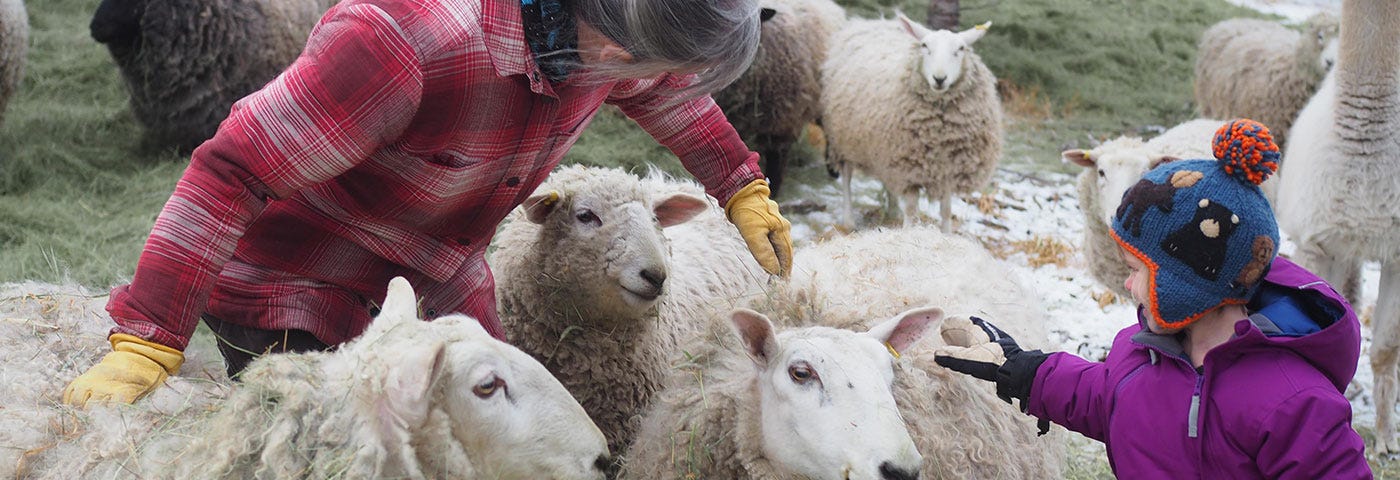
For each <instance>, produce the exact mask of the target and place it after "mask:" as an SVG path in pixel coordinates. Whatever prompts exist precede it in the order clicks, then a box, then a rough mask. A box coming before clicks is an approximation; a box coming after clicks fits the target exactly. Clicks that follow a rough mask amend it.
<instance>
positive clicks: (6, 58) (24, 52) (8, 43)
mask: <svg viewBox="0 0 1400 480" xmlns="http://www.w3.org/2000/svg"><path fill="white" fill-rule="evenodd" d="M28 54H29V15H28V14H27V13H25V11H24V0H0V125H4V124H5V106H6V105H8V104H9V103H10V98H12V97H14V96H15V91H17V90H19V84H20V81H21V80H23V79H24V66H25V63H26V62H27V59H28Z"/></svg>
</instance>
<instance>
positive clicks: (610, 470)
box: [593, 453, 617, 478]
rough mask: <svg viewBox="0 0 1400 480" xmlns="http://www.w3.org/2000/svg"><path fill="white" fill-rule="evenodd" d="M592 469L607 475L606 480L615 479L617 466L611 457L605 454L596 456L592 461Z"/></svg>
mask: <svg viewBox="0 0 1400 480" xmlns="http://www.w3.org/2000/svg"><path fill="white" fill-rule="evenodd" d="M593 468H595V469H597V470H598V471H600V472H603V473H606V474H608V475H607V477H608V478H614V477H616V475H615V474H616V473H617V464H615V463H613V459H612V457H610V456H608V454H606V453H604V454H602V455H598V458H595V459H593Z"/></svg>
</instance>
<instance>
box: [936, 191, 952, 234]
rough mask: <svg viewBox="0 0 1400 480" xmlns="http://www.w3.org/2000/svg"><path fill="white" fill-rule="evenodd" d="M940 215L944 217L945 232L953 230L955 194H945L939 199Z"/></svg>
mask: <svg viewBox="0 0 1400 480" xmlns="http://www.w3.org/2000/svg"><path fill="white" fill-rule="evenodd" d="M938 216H940V217H943V233H952V232H953V194H951V193H945V194H943V199H942V200H939V201H938Z"/></svg>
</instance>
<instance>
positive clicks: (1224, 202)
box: [1113, 119, 1279, 329]
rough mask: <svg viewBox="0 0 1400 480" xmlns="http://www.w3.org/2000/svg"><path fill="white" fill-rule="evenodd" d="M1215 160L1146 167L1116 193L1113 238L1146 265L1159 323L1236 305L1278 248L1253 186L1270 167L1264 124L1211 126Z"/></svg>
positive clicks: (1273, 155) (1265, 204) (1151, 306)
mask: <svg viewBox="0 0 1400 480" xmlns="http://www.w3.org/2000/svg"><path fill="white" fill-rule="evenodd" d="M1212 147H1213V148H1212V150H1213V153H1214V154H1215V160H1179V161H1174V162H1168V163H1164V164H1162V165H1160V166H1158V167H1157V168H1154V169H1152V170H1151V171H1149V172H1147V173H1146V174H1144V175H1143V177H1142V179H1141V180H1138V183H1137V184H1136V185H1133V187H1132V188H1130V189H1128V191H1127V192H1126V193H1125V194H1124V195H1123V203H1122V205H1120V206H1119V207H1118V212H1117V213H1116V214H1115V215H1114V217H1113V238H1114V239H1115V240H1117V241H1118V244H1119V245H1120V246H1122V247H1123V249H1124V250H1126V251H1128V252H1129V253H1131V254H1132V255H1133V256H1136V257H1137V258H1138V259H1140V260H1142V263H1144V264H1146V265H1147V270H1148V272H1147V273H1148V274H1149V275H1148V289H1149V292H1150V293H1149V295H1150V297H1151V298H1149V299H1147V304H1146V305H1144V306H1143V307H1144V308H1146V309H1147V311H1148V312H1149V313H1151V314H1152V315H1151V317H1152V319H1153V321H1155V322H1157V324H1158V325H1160V326H1162V327H1166V328H1170V329H1176V328H1181V327H1185V326H1187V325H1190V324H1191V323H1192V322H1194V321H1196V320H1198V319H1200V318H1201V316H1202V315H1204V314H1205V312H1207V311H1209V310H1211V309H1214V308H1216V307H1219V306H1222V305H1230V304H1244V303H1245V302H1247V301H1249V298H1250V296H1252V295H1253V294H1254V290H1255V288H1256V287H1258V285H1259V280H1260V279H1262V278H1263V277H1264V273H1265V272H1266V271H1267V270H1268V267H1269V264H1270V263H1271V262H1273V259H1274V254H1275V253H1276V252H1277V250H1278V242H1279V240H1278V224H1277V223H1275V221H1274V214H1273V210H1272V209H1271V208H1270V207H1269V201H1268V200H1266V199H1265V198H1264V193H1263V192H1262V191H1261V190H1260V189H1259V184H1261V183H1263V182H1264V179H1266V178H1268V176H1269V175H1270V174H1272V173H1273V172H1274V170H1275V169H1276V168H1278V159H1279V150H1278V146H1276V145H1274V141H1273V137H1272V136H1271V135H1270V134H1269V130H1268V129H1267V128H1265V127H1264V125H1262V124H1260V123H1259V122H1255V121H1253V120H1246V119H1240V120H1234V121H1231V122H1230V123H1227V124H1225V126H1222V127H1220V129H1219V130H1217V131H1216V132H1215V139H1214V142H1213V143H1212Z"/></svg>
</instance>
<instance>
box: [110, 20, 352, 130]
mask: <svg viewBox="0 0 1400 480" xmlns="http://www.w3.org/2000/svg"><path fill="white" fill-rule="evenodd" d="M336 2H337V0H165V1H154V0H145V1H141V2H137V3H139V10H137V11H136V12H121V11H120V10H121V9H124V8H130V7H131V5H130V3H131V2H119V1H117V0H105V1H104V3H103V4H102V5H101V6H100V7H98V12H97V14H96V15H95V16H94V17H93V22H92V34H93V37H94V38H95V39H96V40H97V41H98V42H100V43H104V44H106V45H107V49H108V51H109V52H110V53H111V54H112V59H113V60H115V62H116V64H117V68H118V69H119V70H120V71H121V74H122V79H123V80H124V81H125V82H126V86H127V90H128V91H129V92H130V94H131V108H132V110H133V112H134V113H135V115H136V118H137V120H139V121H140V122H141V124H142V125H143V126H144V127H145V128H146V133H145V136H146V138H145V141H146V143H147V144H148V145H150V146H152V147H158V148H165V147H172V146H173V147H176V148H179V149H180V150H182V151H190V150H193V149H194V148H195V147H197V146H199V145H200V144H201V143H203V142H204V141H205V140H207V139H209V138H210V137H212V136H213V135H214V131H215V130H217V129H218V126H219V123H220V122H222V121H223V120H224V118H225V117H227V116H228V114H229V109H230V108H231V107H232V105H233V103H234V102H235V101H237V100H239V99H240V98H243V97H244V96H245V95H248V94H249V93H252V92H254V91H256V90H257V89H259V88H262V86H263V85H264V84H266V83H267V82H269V81H271V80H272V79H273V78H275V77H276V76H277V75H278V74H279V73H281V72H282V70H283V69H285V68H287V66H288V65H290V64H291V63H292V61H293V60H295V59H296V57H297V55H299V54H300V53H301V51H302V48H303V47H304V46H305V45H306V39H307V36H308V35H309V33H310V32H311V29H312V27H313V26H315V25H316V21H317V20H318V19H320V18H321V15H322V14H323V13H325V12H326V10H327V9H329V8H330V7H331V6H332V5H334V4H335V3H336ZM132 13H134V15H132Z"/></svg>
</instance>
